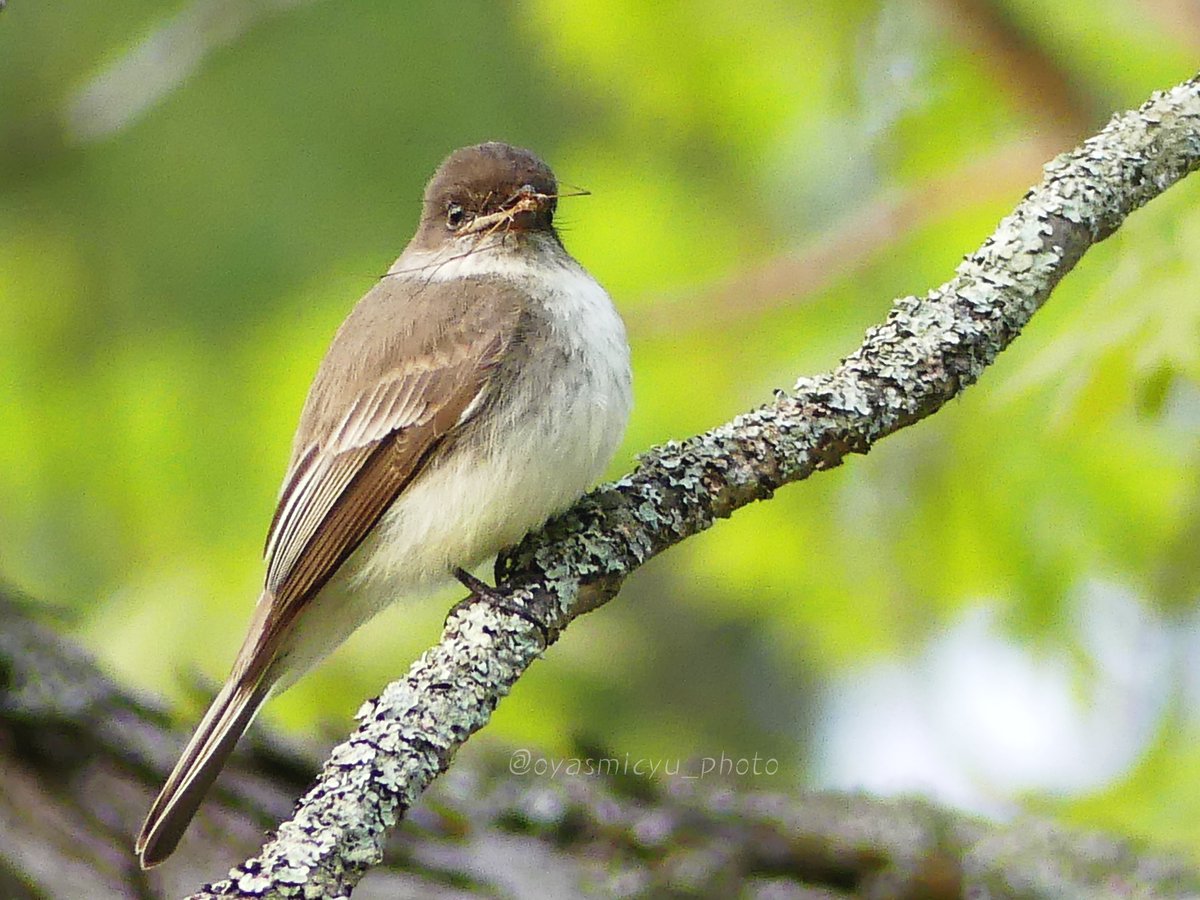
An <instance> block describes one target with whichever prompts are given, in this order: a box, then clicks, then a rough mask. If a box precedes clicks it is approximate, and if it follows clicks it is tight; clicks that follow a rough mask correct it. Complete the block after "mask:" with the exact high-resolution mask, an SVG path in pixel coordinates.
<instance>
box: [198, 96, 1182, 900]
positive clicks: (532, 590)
mask: <svg viewBox="0 0 1200 900" xmlns="http://www.w3.org/2000/svg"><path fill="white" fill-rule="evenodd" d="M1197 167H1200V82H1198V80H1197V79H1192V80H1191V81H1188V82H1186V83H1184V84H1182V85H1179V86H1178V87H1176V88H1173V89H1172V90H1169V91H1164V92H1159V93H1156V94H1154V96H1153V97H1151V99H1150V100H1149V101H1148V102H1147V103H1146V104H1144V105H1143V106H1142V107H1141V108H1140V109H1137V110H1133V111H1131V112H1128V113H1124V114H1122V115H1119V116H1116V117H1114V118H1113V119H1112V121H1110V122H1109V124H1108V125H1107V126H1106V127H1105V128H1104V129H1103V131H1101V132H1100V133H1099V134H1097V135H1095V136H1094V137H1092V138H1090V139H1089V140H1087V141H1086V142H1085V143H1084V144H1083V145H1082V146H1081V147H1079V148H1078V149H1076V150H1075V151H1073V152H1072V153H1067V154H1063V155H1061V156H1059V157H1057V158H1056V159H1055V160H1053V161H1052V162H1050V163H1049V164H1048V165H1047V166H1046V167H1045V174H1044V178H1043V180H1042V182H1041V184H1039V185H1038V186H1037V187H1035V188H1033V189H1032V190H1031V191H1030V192H1029V193H1028V194H1027V195H1026V197H1025V198H1024V199H1023V200H1022V201H1021V203H1020V204H1019V205H1018V206H1017V208H1016V209H1015V210H1014V211H1013V212H1012V214H1011V215H1009V216H1008V217H1006V218H1005V219H1004V220H1003V221H1001V222H1000V224H999V226H998V227H997V228H996V231H995V232H994V233H993V234H992V236H991V237H989V238H988V239H987V240H986V241H985V242H984V244H983V246H982V247H980V248H979V249H978V250H977V251H976V252H975V253H973V254H971V255H970V256H968V257H966V258H965V259H964V260H963V262H962V263H961V264H960V265H959V266H958V268H957V270H956V272H955V274H954V277H953V278H951V279H950V280H949V281H948V282H946V283H945V284H943V285H941V286H940V287H938V288H935V289H934V290H932V291H930V292H929V293H927V294H926V295H924V296H923V297H913V296H909V297H902V298H900V299H899V300H897V301H895V303H894V304H893V306H892V309H891V311H890V312H889V314H888V317H887V319H886V320H885V321H884V322H883V323H881V324H879V325H877V326H875V327H873V328H871V329H870V330H869V331H868V332H867V335H866V337H865V339H864V341H863V343H862V345H861V346H860V347H859V348H858V349H857V350H855V351H854V353H852V354H851V355H850V356H848V357H847V358H846V359H845V360H844V361H843V362H842V364H841V365H840V366H838V367H837V368H836V369H835V370H833V371H832V372H829V373H826V374H824V375H818V376H815V377H807V378H801V379H799V380H798V381H797V382H796V384H795V387H794V389H793V391H792V392H791V393H783V392H779V393H777V394H776V397H775V399H774V402H772V403H771V404H768V405H766V406H763V407H760V408H759V409H756V410H753V411H751V412H748V413H745V414H743V415H741V416H738V417H737V418H736V419H734V420H733V421H731V422H729V423H726V424H725V425H722V426H720V427H718V428H714V429H713V430H712V431H709V432H706V433H705V434H701V435H697V436H696V437H693V438H691V439H689V440H686V441H681V442H675V441H671V442H669V443H667V444H664V445H662V446H660V447H657V448H655V449H654V450H653V451H651V452H648V453H645V454H643V455H642V457H641V458H640V460H639V464H638V467H637V468H636V469H635V470H634V471H633V472H632V473H630V474H629V475H627V476H626V477H624V478H622V479H621V480H620V481H618V482H616V483H615V484H611V485H606V486H604V487H602V488H599V489H597V490H596V491H593V492H592V493H591V494H589V495H588V496H587V497H585V498H583V499H582V500H581V501H580V502H579V503H578V504H577V505H576V506H575V507H574V508H572V509H571V510H570V511H568V512H567V513H566V514H564V515H563V516H561V517H559V518H558V519H557V520H556V521H554V522H552V523H551V524H550V525H549V526H547V528H546V529H545V530H543V531H542V532H540V533H538V534H536V535H531V536H530V537H528V538H527V539H526V540H525V541H524V542H523V543H522V544H521V545H520V546H519V547H518V548H516V549H515V550H514V551H512V552H511V553H509V554H508V555H506V556H505V557H504V558H502V559H501V560H500V561H499V563H498V564H497V576H498V579H499V581H500V586H501V590H502V591H503V592H504V593H505V594H506V597H507V602H508V603H510V604H511V605H512V606H514V607H522V608H523V609H524V610H525V611H526V612H527V614H528V616H529V617H530V618H532V619H535V620H537V621H540V622H541V623H543V624H544V626H545V630H546V633H547V634H548V635H549V637H550V640H551V641H553V640H555V639H557V637H558V635H559V634H560V633H561V632H562V630H563V629H564V628H565V627H566V626H567V625H568V624H569V623H570V621H571V620H572V619H574V618H576V617H577V616H579V615H581V614H583V613H585V612H587V611H589V610H591V609H594V608H595V607H597V606H599V605H601V604H603V603H604V602H606V601H607V600H608V599H610V598H611V597H612V596H613V595H615V594H616V592H617V590H618V589H619V588H620V585H621V582H622V580H623V579H624V578H625V576H627V575H628V574H629V573H630V572H631V571H633V570H634V569H636V568H637V567H638V566H640V565H641V564H642V563H644V562H645V561H646V560H647V559H649V558H650V557H652V556H654V555H655V554H657V553H660V552H661V551H662V550H664V549H666V548H667V547H670V546H672V545H673V544H676V543H678V542H680V541H681V540H683V539H685V538H687V537H689V536H691V535H693V534H696V533H697V532H699V531H703V530H704V529H706V528H708V527H709V526H710V525H711V524H712V523H713V521H714V520H715V519H717V518H721V517H725V516H729V515H731V514H732V513H733V512H734V511H735V510H737V509H738V508H740V507H742V506H745V505H746V504H748V503H751V502H753V501H756V500H762V499H766V498H768V497H770V496H771V495H772V494H773V492H774V491H775V490H776V489H778V488H779V487H780V486H782V485H784V484H787V483H789V482H793V481H798V480H800V479H803V478H806V477H808V476H809V475H810V474H812V473H813V472H815V471H819V470H822V469H828V468H832V467H834V466H837V465H839V464H840V463H841V462H842V461H843V459H844V458H845V457H846V456H847V455H848V454H850V453H866V452H867V451H868V450H869V449H870V448H871V447H872V446H873V445H874V444H875V442H876V441H878V440H879V439H880V438H882V437H886V436H887V435H888V434H891V433H892V432H894V431H896V430H898V429H900V428H903V427H905V426H906V425H910V424H912V423H913V422H916V421H918V420H920V419H922V418H924V417H925V416H927V415H930V414H931V413H933V412H935V411H936V410H938V409H939V408H940V407H941V406H942V405H944V404H945V403H946V402H947V401H948V400H950V399H951V398H953V397H954V396H955V395H956V394H958V393H959V392H960V391H961V390H962V389H963V388H964V387H966V386H967V385H970V384H973V383H974V382H975V381H977V380H978V379H979V377H980V376H981V374H982V373H983V370H984V369H985V368H987V366H989V365H990V364H991V363H992V362H993V361H994V360H995V358H996V356H997V355H998V354H999V353H1000V352H1001V351H1002V350H1003V349H1004V348H1005V347H1007V346H1008V344H1009V343H1011V342H1012V341H1013V340H1014V339H1015V338H1016V336H1017V335H1018V334H1019V333H1020V332H1021V329H1022V328H1023V327H1024V326H1025V324H1026V323H1027V322H1028V321H1029V319H1030V317H1031V316H1032V315H1033V314H1034V313H1035V312H1036V311H1037V310H1038V309H1039V308H1040V307H1041V305H1042V304H1043V303H1044V302H1045V300H1046V298H1047V297H1048V296H1049V294H1050V292H1051V291H1052V290H1053V288H1054V286H1055V285H1056V284H1057V283H1058V281H1059V279H1061V278H1062V277H1063V276H1064V275H1065V274H1066V273H1067V272H1069V271H1070V270H1071V268H1073V267H1074V265H1075V263H1076V262H1077V261H1078V260H1079V258H1080V257H1081V256H1082V255H1083V253H1084V252H1085V251H1086V250H1087V248H1088V247H1090V246H1091V245H1092V244H1094V243H1096V242H1097V241H1100V240H1102V239H1104V238H1105V237H1107V236H1108V235H1110V234H1111V233H1112V232H1113V231H1114V230H1116V228H1117V227H1118V226H1119V225H1120V223H1121V222H1122V221H1123V220H1124V219H1125V217H1126V216H1128V215H1129V214H1130V213H1131V212H1133V211H1134V210H1136V209H1138V208H1139V207H1140V206H1142V205H1143V204H1145V203H1146V202H1148V201H1149V200H1151V199H1152V198H1153V197H1155V196H1157V195H1158V194H1159V193H1161V192H1162V191H1164V190H1166V189H1167V188H1169V187H1170V186H1171V185H1173V184H1174V183H1175V182H1177V181H1179V180H1180V179H1181V178H1183V177H1184V176H1185V175H1187V174H1188V173H1189V172H1191V171H1193V170H1195V169H1196V168H1197ZM542 641H543V638H542V632H541V631H540V630H539V629H538V628H537V627H536V626H535V625H534V624H532V622H530V621H528V620H527V619H526V618H525V617H523V616H518V615H514V614H512V613H510V612H508V611H504V610H498V609H494V608H492V607H490V606H487V605H485V604H483V603H475V604H473V605H469V606H466V607H463V608H460V609H459V610H457V611H456V612H455V613H454V614H453V615H452V617H451V619H450V620H449V622H448V624H447V627H446V630H445V632H444V634H443V635H442V639H441V641H440V642H439V643H438V644H437V646H435V647H433V648H432V649H430V650H429V651H428V652H427V653H425V655H423V656H422V657H421V658H420V659H419V660H418V661H417V662H416V663H415V664H414V665H413V666H412V668H411V669H410V670H409V672H408V674H407V675H406V676H405V678H404V679H402V680H400V681H397V682H395V683H393V684H392V685H390V686H389V687H388V688H387V689H386V690H385V691H384V692H383V694H382V695H381V696H380V697H379V698H378V699H377V700H373V701H371V702H369V703H367V704H365V705H364V706H363V708H362V710H361V711H360V713H359V725H358V727H357V729H356V730H355V732H354V734H353V735H351V737H350V739H349V740H348V741H347V742H346V743H344V744H342V745H341V746H339V747H338V748H337V749H335V750H334V752H333V754H332V756H331V757H330V760H329V761H328V763H326V765H325V769H324V772H323V773H322V775H321V778H320V780H319V781H318V782H317V784H316V786H315V787H313V788H312V790H310V791H309V793H308V794H307V795H306V796H305V797H304V798H303V799H302V800H301V801H300V804H299V806H298V808H297V811H296V814H295V816H294V818H293V819H292V820H291V821H290V822H288V823H286V824H284V825H283V826H282V827H281V828H280V830H279V833H278V835H277V836H276V837H275V839H273V840H272V841H271V842H270V843H268V844H267V845H266V846H265V847H264V848H263V851H262V853H261V854H260V855H259V856H258V857H256V858H254V859H251V860H249V861H248V862H246V863H245V864H243V865H241V866H239V867H238V868H236V869H234V870H233V871H232V872H231V873H230V877H229V878H228V879H227V880H225V881H222V882H219V883H217V884H215V885H212V886H210V887H208V888H205V889H204V890H203V891H201V892H200V893H198V894H196V895H194V896H196V897H203V898H208V897H267V896H270V897H340V896H347V895H348V894H349V893H350V891H351V890H352V889H353V887H354V885H355V884H356V883H357V882H358V880H359V879H360V878H361V877H362V874H363V873H364V872H365V871H366V869H367V868H368V867H369V866H371V865H373V864H375V863H376V862H378V860H379V859H380V854H381V847H382V843H383V838H384V834H385V832H386V831H387V829H388V828H390V827H391V826H392V825H393V824H394V823H395V822H396V820H397V819H398V818H399V817H400V816H402V815H403V814H404V812H405V811H406V810H407V809H408V808H409V807H410V806H411V805H412V803H413V802H414V801H415V800H416V798H417V797H418V796H419V795H420V793H421V791H422V790H423V789H424V788H425V787H426V786H427V785H428V784H429V783H430V782H431V781H432V780H433V779H434V778H435V777H436V776H437V775H438V774H439V773H440V772H442V771H444V770H445V769H446V767H447V766H448V765H449V762H450V759H451V758H452V757H453V755H454V753H455V751H456V750H457V748H458V747H459V746H460V745H461V744H462V743H463V741H465V740H466V739H467V738H468V737H470V736H471V735H472V734H473V733H474V732H476V731H478V730H479V729H480V728H482V727H483V725H484V724H486V722H487V721H488V718H489V717H490V715H491V713H492V710H493V709H495V707H496V704H497V703H498V702H499V701H500V698H502V697H503V696H504V695H506V694H507V693H508V691H509V690H510V689H511V687H512V685H513V683H514V682H515V681H516V679H517V678H518V677H520V675H521V674H522V673H523V672H524V671H525V669H526V668H528V667H529V665H530V664H531V663H532V662H533V660H534V659H536V658H537V657H538V655H539V654H540V653H541V651H542V649H543V644H542Z"/></svg>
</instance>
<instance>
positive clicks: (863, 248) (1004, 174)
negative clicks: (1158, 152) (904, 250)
mask: <svg viewBox="0 0 1200 900" xmlns="http://www.w3.org/2000/svg"><path fill="white" fill-rule="evenodd" d="M1067 143H1068V142H1067V141H1063V142H1062V143H1061V144H1056V143H1054V142H1053V141H1050V140H1046V139H1037V138H1034V139H1028V140H1021V141H1017V142H1014V143H1011V144H1007V145H1005V146H1003V147H999V148H997V149H996V150H995V151H993V152H992V153H989V154H988V155H987V156H984V157H982V158H980V159H976V160H974V161H972V162H970V163H968V164H967V165H965V166H962V167H960V168H958V169H954V170H953V171H951V172H948V173H946V174H944V175H941V176H939V177H934V178H930V179H929V180H927V181H925V182H922V183H921V184H917V185H912V186H908V187H903V188H896V189H894V190H891V191H886V192H884V193H883V194H881V195H880V196H879V197H876V198H875V199H873V200H872V201H871V202H869V203H866V204H864V205H863V206H861V207H859V208H857V209H855V210H853V211H852V212H850V213H849V214H848V215H847V216H845V217H844V218H842V219H841V220H839V221H837V222H834V223H832V224H831V225H830V226H829V228H827V229H826V230H825V231H824V232H823V233H821V234H820V235H819V236H818V237H817V238H816V239H815V240H813V241H812V242H811V243H809V244H807V245H806V246H803V247H801V248H799V249H798V250H795V251H793V252H790V253H785V254H782V255H780V256H777V257H774V258H772V259H768V260H766V261H765V262H761V263H758V264H756V265H754V266H752V267H750V268H747V269H746V270H745V271H743V272H739V273H737V274H735V275H733V276H732V277H730V278H727V279H725V280H723V281H721V282H719V283H717V284H714V285H712V286H710V287H706V288H701V289H699V290H698V291H693V292H691V293H689V294H687V295H680V296H668V297H656V298H654V299H653V300H652V301H650V302H645V303H642V304H641V305H639V306H637V307H635V308H634V309H633V310H630V311H627V312H626V313H625V322H626V324H627V325H628V326H629V332H630V334H631V335H632V336H633V338H634V340H636V339H637V338H638V337H643V336H654V335H679V334H681V333H684V334H686V333H688V332H690V331H699V330H702V329H712V328H721V327H724V326H727V325H729V324H732V323H733V322H735V321H745V320H746V318H747V317H751V316H761V315H766V314H767V313H770V312H772V311H774V310H776V309H781V308H786V307H791V306H796V305H798V304H799V303H801V302H803V300H804V299H806V298H808V297H811V296H812V295H813V294H816V293H818V292H820V291H821V290H823V289H825V288H827V287H829V286H830V285H832V284H834V283H836V282H837V280H838V279H839V278H846V277H849V276H851V275H853V274H855V273H856V272H859V271H862V270H863V269H865V268H866V267H867V266H869V265H871V263H872V262H874V261H875V260H877V259H878V258H879V257H880V256H881V255H883V254H885V253H886V252H887V251H888V250H889V249H890V248H892V247H894V246H895V245H896V243H897V242H899V241H901V240H903V239H905V238H906V237H908V236H909V235H911V234H912V233H913V232H915V231H918V230H920V229H922V228H927V227H930V226H932V225H933V224H935V223H936V222H938V221H939V220H941V219H944V218H946V217H947V216H949V215H952V214H954V213H959V212H961V211H962V209H963V205H964V198H965V197H969V198H970V202H971V203H975V204H979V203H989V202H996V201H998V200H999V199H1001V198H1005V199H1007V198H1009V197H1012V196H1014V195H1016V194H1018V193H1019V191H1020V190H1021V189H1022V188H1024V187H1025V186H1026V185H1028V184H1029V180H1030V178H1031V177H1034V175H1035V174H1036V173H1037V172H1038V170H1039V169H1040V168H1041V165H1042V163H1043V162H1044V161H1045V160H1046V157H1048V156H1052V155H1054V153H1055V152H1056V151H1058V150H1059V149H1060V148H1061V147H1063V146H1066V145H1067Z"/></svg>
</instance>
